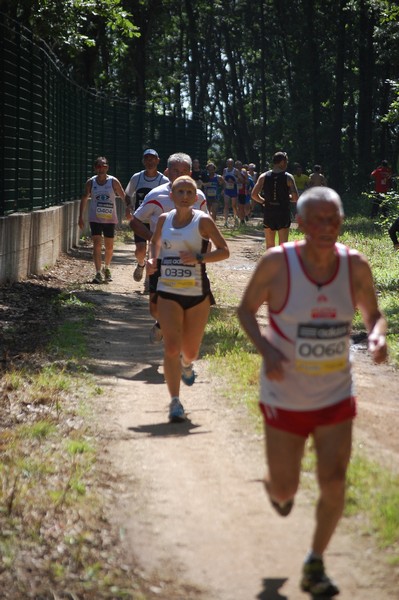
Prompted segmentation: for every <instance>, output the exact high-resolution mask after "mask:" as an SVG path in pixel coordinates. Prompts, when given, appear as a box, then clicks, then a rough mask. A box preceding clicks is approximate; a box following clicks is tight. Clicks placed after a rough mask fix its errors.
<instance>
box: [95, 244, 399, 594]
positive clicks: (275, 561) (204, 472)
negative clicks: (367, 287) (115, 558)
mask: <svg viewBox="0 0 399 600" xmlns="http://www.w3.org/2000/svg"><path fill="white" fill-rule="evenodd" d="M262 243H263V242H262V240H261V239H260V238H257V237H256V236H255V237H246V238H242V239H237V240H232V241H231V242H229V245H230V248H231V253H232V256H231V258H230V259H229V260H228V261H226V262H224V263H220V264H219V265H213V266H212V272H213V273H214V276H216V277H220V278H223V279H224V280H225V281H226V282H227V283H228V285H230V284H231V287H232V289H236V291H237V293H239V292H240V289H242V287H243V286H244V285H245V282H246V280H247V279H248V276H249V273H250V271H251V270H252V268H253V266H254V264H255V258H256V256H257V255H258V253H259V249H260V244H262ZM133 248H134V247H133V245H132V244H122V245H119V246H118V247H117V249H116V252H115V258H114V266H113V278H114V281H113V282H112V283H111V284H109V285H108V286H101V287H99V288H95V289H93V291H91V286H90V288H88V289H87V291H86V292H85V295H87V296H88V297H90V298H91V299H92V300H93V302H95V304H96V306H97V321H96V327H95V330H94V334H93V338H92V342H91V349H92V358H91V361H90V364H89V367H90V370H93V371H94V372H95V373H96V377H97V380H98V383H99V385H101V386H102V387H103V388H104V390H105V393H104V394H103V396H101V397H100V399H99V400H97V402H98V407H97V414H98V419H99V423H100V427H101V430H102V434H101V435H102V436H103V438H104V452H106V453H107V459H108V460H110V461H111V463H112V464H113V469H114V475H116V476H119V477H120V479H121V482H122V483H121V489H122V491H121V493H120V495H119V498H118V502H117V506H115V514H114V518H115V520H116V521H117V523H118V524H119V525H120V528H121V531H122V532H123V536H124V540H125V543H126V548H127V553H129V552H132V554H133V559H134V561H135V562H136V563H137V564H138V565H139V567H140V569H141V571H142V573H143V574H144V575H145V576H146V577H148V578H150V579H152V578H153V580H154V581H157V584H156V586H155V587H154V589H153V592H154V593H155V594H156V595H157V596H158V597H159V598H162V600H196V599H198V600H252V599H260V600H283V599H285V600H288V599H289V600H296V599H300V598H306V597H307V596H306V595H305V594H303V593H301V592H300V591H299V589H298V580H299V575H300V570H301V562H302V559H303V556H304V554H305V553H306V552H307V550H308V549H309V543H310V538H311V532H312V528H313V513H314V495H313V493H311V492H310V491H309V487H308V486H306V485H303V486H302V489H301V491H300V493H299V494H298V497H297V499H296V506H295V510H294V511H293V513H292V514H291V515H290V517H289V518H288V519H281V518H280V517H278V516H277V515H276V514H275V513H274V512H273V510H272V509H271V508H270V506H269V504H268V502H267V500H266V498H265V495H264V492H263V489H262V485H261V483H260V482H259V480H260V478H261V477H262V475H263V473H264V470H265V465H264V451H263V439H262V436H260V435H258V434H257V433H256V432H255V431H254V428H253V425H252V424H251V421H250V419H249V417H248V415H247V414H246V411H245V410H244V408H242V407H240V406H237V405H235V404H234V403H233V402H231V401H230V400H229V399H228V398H226V396H225V395H224V394H223V392H224V390H223V387H224V386H225V385H226V384H225V382H220V381H219V380H218V379H217V378H215V377H214V376H213V375H212V373H210V372H209V370H208V366H207V364H206V363H205V361H203V360H199V361H198V363H197V365H196V370H197V373H198V379H197V381H196V383H195V385H194V386H193V387H192V388H184V389H183V390H182V402H183V404H184V406H185V408H186V410H187V412H188V420H187V422H186V423H184V424H169V423H168V420H167V407H168V401H169V399H168V394H167V389H166V385H165V383H164V379H163V375H162V346H159V345H158V346H154V345H151V344H150V343H149V341H148V332H149V328H150V326H151V324H152V320H151V318H150V316H149V313H148V296H147V295H145V294H144V293H143V285H142V284H141V283H140V284H138V283H135V282H134V281H133V279H132V258H133ZM357 357H359V360H357ZM356 373H357V376H358V388H359V389H358V391H359V395H360V397H361V399H360V415H359V419H358V422H357V427H356V441H355V443H356V444H362V446H363V448H364V449H365V450H366V451H368V452H370V453H373V454H375V453H378V456H381V458H382V459H383V460H384V461H386V462H387V463H389V464H394V461H395V460H396V462H397V456H398V450H399V440H398V436H397V430H398V421H399V414H398V409H399V403H395V400H396V401H397V396H398V394H397V390H396V389H395V386H394V381H393V377H392V375H393V370H392V369H391V367H389V366H384V367H382V368H377V367H374V366H373V365H372V364H371V363H370V361H369V359H368V358H367V357H364V356H363V353H362V352H358V353H356ZM377 391H378V393H377ZM395 464H396V463H395ZM385 559H386V557H384V553H377V551H376V549H375V547H374V544H373V541H372V540H371V539H370V538H369V537H368V536H367V535H366V534H365V533H363V523H362V521H361V520H360V519H359V521H356V519H354V518H353V519H351V520H347V519H344V520H343V521H342V523H341V525H340V527H339V530H338V532H337V534H336V536H335V538H334V539H333V542H332V544H331V546H330V549H329V551H328V553H327V555H326V561H327V567H328V570H329V572H330V573H331V574H332V576H333V577H334V578H336V580H337V582H338V583H339V584H340V587H341V589H342V593H341V595H340V598H342V600H377V599H378V600H385V599H386V600H388V599H389V600H391V599H393V598H395V597H397V581H398V575H399V572H398V568H397V567H396V570H394V568H393V567H388V566H387V565H386V564H385Z"/></svg>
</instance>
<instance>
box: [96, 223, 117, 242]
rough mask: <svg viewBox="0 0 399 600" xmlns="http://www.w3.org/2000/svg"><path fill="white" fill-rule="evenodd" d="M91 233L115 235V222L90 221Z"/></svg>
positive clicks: (112, 236) (107, 235) (110, 236)
mask: <svg viewBox="0 0 399 600" xmlns="http://www.w3.org/2000/svg"><path fill="white" fill-rule="evenodd" d="M90 231H91V235H101V234H103V235H104V237H106V238H114V237H115V223H95V222H94V221H90Z"/></svg>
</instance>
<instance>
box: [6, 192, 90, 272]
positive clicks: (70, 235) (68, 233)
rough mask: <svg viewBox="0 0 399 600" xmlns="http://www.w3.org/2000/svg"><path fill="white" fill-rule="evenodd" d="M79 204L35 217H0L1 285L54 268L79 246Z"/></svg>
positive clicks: (30, 215)
mask: <svg viewBox="0 0 399 600" xmlns="http://www.w3.org/2000/svg"><path fill="white" fill-rule="evenodd" d="M79 204H80V200H74V201H73V202H66V203H65V204H63V205H62V206H54V207H51V208H47V209H45V210H38V211H35V212H32V213H15V214H12V215H10V216H8V217H0V284H2V283H6V282H12V281H21V280H22V279H26V278H27V277H29V275H38V274H40V273H42V272H43V271H44V269H45V268H46V267H49V266H52V265H53V264H54V263H55V262H56V260H57V258H58V257H59V255H60V252H67V251H68V250H69V249H70V248H72V247H75V246H77V245H78V243H79V237H80V234H81V232H80V230H79V225H78V219H79Z"/></svg>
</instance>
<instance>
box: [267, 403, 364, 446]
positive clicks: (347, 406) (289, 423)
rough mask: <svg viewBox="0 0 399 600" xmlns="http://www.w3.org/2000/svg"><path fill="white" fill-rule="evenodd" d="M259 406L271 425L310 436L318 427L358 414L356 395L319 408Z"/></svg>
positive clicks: (339, 421) (336, 422)
mask: <svg viewBox="0 0 399 600" xmlns="http://www.w3.org/2000/svg"><path fill="white" fill-rule="evenodd" d="M259 406H260V409H261V411H262V413H263V416H264V418H265V422H266V423H267V424H268V425H269V426H270V427H275V428H276V429H281V430H282V431H287V432H289V433H294V434H296V435H300V436H302V437H308V436H309V435H310V434H311V433H313V432H314V430H315V429H316V428H317V427H323V426H325V425H336V424H338V423H342V422H343V421H347V420H348V419H353V418H354V417H355V416H356V398H354V397H350V398H347V399H346V400H342V401H341V402H338V404H333V405H332V406H327V407H326V408H320V409H318V410H284V409H283V408H277V407H276V406H270V405H266V404H262V403H260V404H259Z"/></svg>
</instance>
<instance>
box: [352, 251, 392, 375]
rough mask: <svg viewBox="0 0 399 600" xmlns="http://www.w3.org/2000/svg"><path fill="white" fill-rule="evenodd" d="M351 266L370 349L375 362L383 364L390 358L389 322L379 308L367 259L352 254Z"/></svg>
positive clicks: (356, 295) (356, 298)
mask: <svg viewBox="0 0 399 600" xmlns="http://www.w3.org/2000/svg"><path fill="white" fill-rule="evenodd" d="M351 265H352V285H353V290H354V296H355V302H356V306H357V307H358V308H359V310H360V312H361V314H362V318H363V322H364V324H365V326H366V329H367V332H368V349H369V352H370V353H371V355H372V357H373V360H374V362H376V363H381V362H384V360H386V358H387V356H388V348H387V343H386V331H387V322H386V319H385V317H384V315H383V314H382V312H381V310H380V309H379V307H378V302H377V296H376V293H375V288H374V283H373V276H372V273H371V269H370V265H369V263H368V262H367V259H366V258H365V257H364V256H362V255H361V254H358V253H352V255H351Z"/></svg>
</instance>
